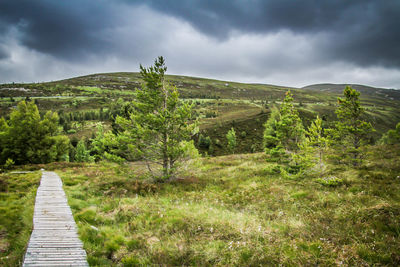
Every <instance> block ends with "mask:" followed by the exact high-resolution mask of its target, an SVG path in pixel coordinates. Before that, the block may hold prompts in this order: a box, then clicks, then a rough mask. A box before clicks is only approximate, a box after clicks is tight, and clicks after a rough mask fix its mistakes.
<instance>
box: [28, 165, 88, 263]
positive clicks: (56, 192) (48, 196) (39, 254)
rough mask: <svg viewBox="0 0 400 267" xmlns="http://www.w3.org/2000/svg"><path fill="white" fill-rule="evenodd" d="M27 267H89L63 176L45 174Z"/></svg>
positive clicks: (38, 192) (38, 193) (41, 184)
mask: <svg viewBox="0 0 400 267" xmlns="http://www.w3.org/2000/svg"><path fill="white" fill-rule="evenodd" d="M23 266H27V267H28V266H89V265H88V263H87V260H86V252H85V250H84V249H83V247H82V242H81V241H80V240H79V237H78V234H77V231H76V224H75V221H74V218H73V216H72V213H71V209H70V207H69V205H68V203H67V198H66V196H65V193H64V190H63V189H62V182H61V179H60V177H58V175H57V174H56V173H54V172H45V171H44V172H43V175H42V179H41V181H40V186H39V188H38V191H37V194H36V203H35V212H34V215H33V232H32V235H31V238H30V240H29V244H28V249H27V251H26V254H25V258H24V263H23Z"/></svg>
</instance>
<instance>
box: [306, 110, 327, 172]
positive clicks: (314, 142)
mask: <svg viewBox="0 0 400 267" xmlns="http://www.w3.org/2000/svg"><path fill="white" fill-rule="evenodd" d="M306 135H307V137H306V141H305V146H308V147H310V148H311V151H312V153H317V157H318V163H319V169H320V171H322V169H323V154H324V152H325V151H326V149H327V147H328V139H327V137H326V136H325V133H324V129H323V128H322V120H321V119H320V117H319V116H317V118H316V119H315V121H313V122H312V123H311V125H310V127H308V130H307V131H306Z"/></svg>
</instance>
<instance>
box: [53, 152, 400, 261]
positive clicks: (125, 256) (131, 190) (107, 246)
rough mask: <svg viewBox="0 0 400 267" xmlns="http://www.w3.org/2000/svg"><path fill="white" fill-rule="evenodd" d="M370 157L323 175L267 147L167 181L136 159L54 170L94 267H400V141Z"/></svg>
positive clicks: (208, 162)
mask: <svg viewBox="0 0 400 267" xmlns="http://www.w3.org/2000/svg"><path fill="white" fill-rule="evenodd" d="M366 155H367V158H366V160H365V162H364V164H363V165H362V166H361V167H359V168H357V169H354V168H348V167H343V166H335V165H329V168H328V171H327V172H326V173H325V174H324V175H323V177H320V176H319V175H317V174H315V173H314V174H313V173H308V174H305V175H303V176H301V177H297V176H296V177H295V176H290V175H288V174H286V173H284V172H282V171H281V170H282V168H283V167H284V166H279V165H277V164H276V163H268V162H267V161H266V160H265V155H264V154H262V153H255V154H239V155H230V156H221V157H214V158H201V159H199V160H197V161H194V162H192V163H191V164H190V165H189V166H188V169H187V170H186V171H185V172H184V173H183V174H182V175H181V176H180V177H179V179H177V180H174V181H172V182H169V183H162V184H155V183H153V182H151V181H150V180H148V179H146V178H145V176H144V175H143V174H144V173H145V171H144V166H142V165H141V164H140V163H133V164H130V165H124V166H122V167H121V166H118V165H113V164H110V163H105V162H103V163H98V164H88V165H86V166H85V167H79V166H78V167H68V165H66V166H64V167H63V168H60V167H57V166H55V167H54V168H56V171H57V172H58V173H59V174H60V176H61V178H62V180H63V182H64V188H65V191H66V193H67V196H68V201H69V204H70V205H71V208H72V210H73V213H74V217H75V220H76V221H77V224H78V227H79V235H80V237H81V239H82V240H83V242H84V247H85V249H86V251H87V253H88V260H89V263H90V265H91V266H120V265H123V266H138V265H150V264H155V265H167V266H177V265H179V266H180V265H197V266H226V265H242V266H243V265H245V266H256V265H278V264H283V265H292V266H297V265H306V266H310V265H322V266H326V265H342V264H344V265H350V266H356V265H357V266H360V265H392V266H395V265H399V264H400V253H399V250H398V248H399V247H400V238H399V237H400V195H399V194H398V192H399V191H400V165H399V164H398V162H399V160H400V148H399V147H398V146H397V147H396V146H395V147H373V148H370V149H369V150H368V152H367V154H366ZM332 177H336V178H337V181H338V182H337V183H330V182H329V180H330V179H331V178H332ZM320 178H324V179H320Z"/></svg>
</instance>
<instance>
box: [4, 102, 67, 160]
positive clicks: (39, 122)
mask: <svg viewBox="0 0 400 267" xmlns="http://www.w3.org/2000/svg"><path fill="white" fill-rule="evenodd" d="M68 147H69V139H68V138H67V137H66V136H62V135H59V130H58V115H57V113H55V112H51V111H49V112H47V113H46V114H45V115H44V116H43V118H41V116H40V114H39V110H38V108H37V106H36V105H35V103H34V102H33V101H31V102H28V103H26V102H25V101H21V102H19V103H18V106H17V108H16V109H15V110H14V111H13V112H11V114H10V119H9V120H5V119H4V117H2V118H1V119H0V149H1V152H0V164H4V163H6V161H7V160H8V159H11V160H13V161H14V162H15V164H27V163H48V162H52V161H63V160H68Z"/></svg>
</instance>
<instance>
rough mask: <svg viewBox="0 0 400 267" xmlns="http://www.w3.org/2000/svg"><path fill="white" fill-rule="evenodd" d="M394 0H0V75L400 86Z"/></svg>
mask: <svg viewBox="0 0 400 267" xmlns="http://www.w3.org/2000/svg"><path fill="white" fill-rule="evenodd" d="M398 17H400V1H398V0H385V1H378V0H376V1H375V0H352V1H349V0H325V1H321V0H303V1H300V0H298V1H296V0H247V1H241V0H218V1H215V0H170V1H167V0H68V1H54V0H18V1H16V0H0V81H14V80H15V81H36V80H49V79H60V78H66V77H71V76H75V75H81V74H89V73H94V72H109V71H137V66H139V63H142V64H144V65H148V64H151V63H152V60H153V59H154V58H155V57H156V56H159V55H163V56H165V57H166V58H167V62H168V66H169V70H171V71H172V72H174V73H176V74H185V75H193V76H205V77H210V78H211V77H212V78H217V79H228V80H236V81H249V82H266V83H277V84H287V85H292V86H302V85H306V84H308V83H312V82H340V83H347V82H360V83H363V82H364V83H370V84H371V83H373V84H375V85H378V86H379V85H380V84H384V85H381V86H396V87H400V78H398V77H400V49H398V47H399V46H400V45H399V44H400V20H399V19H398Z"/></svg>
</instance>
